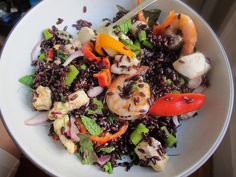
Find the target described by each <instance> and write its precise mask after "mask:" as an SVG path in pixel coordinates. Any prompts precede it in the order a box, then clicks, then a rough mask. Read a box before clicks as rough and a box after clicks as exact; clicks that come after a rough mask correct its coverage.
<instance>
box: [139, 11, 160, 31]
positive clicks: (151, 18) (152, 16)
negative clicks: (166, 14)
mask: <svg viewBox="0 0 236 177" xmlns="http://www.w3.org/2000/svg"><path fill="white" fill-rule="evenodd" d="M143 13H144V16H145V18H148V26H150V27H152V26H153V25H155V24H156V21H157V20H158V18H159V17H160V14H161V10H160V9H151V10H144V11H143Z"/></svg>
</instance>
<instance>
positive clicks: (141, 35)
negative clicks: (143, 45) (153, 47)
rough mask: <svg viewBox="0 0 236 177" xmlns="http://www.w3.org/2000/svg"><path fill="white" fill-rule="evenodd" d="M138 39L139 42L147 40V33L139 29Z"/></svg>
mask: <svg viewBox="0 0 236 177" xmlns="http://www.w3.org/2000/svg"><path fill="white" fill-rule="evenodd" d="M138 39H139V41H140V42H143V41H146V40H147V33H146V31H144V30H141V31H139V33H138Z"/></svg>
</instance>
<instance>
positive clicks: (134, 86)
mask: <svg viewBox="0 0 236 177" xmlns="http://www.w3.org/2000/svg"><path fill="white" fill-rule="evenodd" d="M133 89H134V90H135V91H136V92H140V91H141V88H140V87H139V86H138V85H137V84H134V85H133Z"/></svg>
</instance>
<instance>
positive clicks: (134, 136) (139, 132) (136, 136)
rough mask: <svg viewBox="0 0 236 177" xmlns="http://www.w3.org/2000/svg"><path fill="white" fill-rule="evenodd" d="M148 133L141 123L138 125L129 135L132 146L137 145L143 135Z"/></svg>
mask: <svg viewBox="0 0 236 177" xmlns="http://www.w3.org/2000/svg"><path fill="white" fill-rule="evenodd" d="M148 132H149V129H148V128H147V127H146V126H145V125H144V124H143V123H139V124H138V126H137V127H136V129H135V130H134V131H133V132H132V133H131V135H130V140H131V141H132V143H133V144H134V145H137V144H138V143H139V142H140V141H141V140H142V139H143V134H145V133H148Z"/></svg>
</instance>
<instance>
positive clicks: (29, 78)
mask: <svg viewBox="0 0 236 177" xmlns="http://www.w3.org/2000/svg"><path fill="white" fill-rule="evenodd" d="M33 80H34V75H25V76H23V77H21V78H20V79H19V82H20V83H22V84H24V85H25V86H27V87H29V88H31V89H32V88H33Z"/></svg>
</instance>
